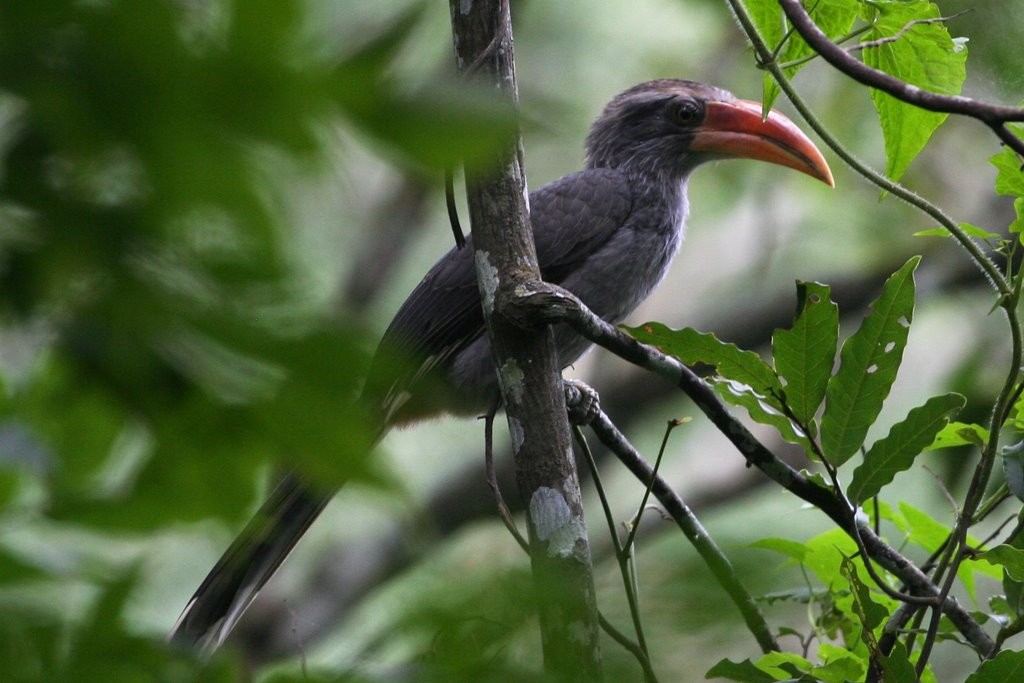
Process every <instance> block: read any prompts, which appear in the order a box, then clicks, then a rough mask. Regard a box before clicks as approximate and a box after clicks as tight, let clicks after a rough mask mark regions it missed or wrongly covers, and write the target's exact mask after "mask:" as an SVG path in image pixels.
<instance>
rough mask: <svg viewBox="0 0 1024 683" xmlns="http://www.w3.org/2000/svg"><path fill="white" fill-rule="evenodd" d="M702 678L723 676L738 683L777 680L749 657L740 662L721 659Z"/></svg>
mask: <svg viewBox="0 0 1024 683" xmlns="http://www.w3.org/2000/svg"><path fill="white" fill-rule="evenodd" d="M704 678H707V679H711V678H724V679H726V680H729V681H739V682H740V683H774V681H776V680H777V679H776V678H775V677H774V676H771V675H769V674H767V673H765V672H764V671H762V670H761V669H758V668H757V667H756V666H755V665H754V663H753V662H752V661H750V660H749V659H744V660H743V661H742V662H733V661H730V660H728V659H723V660H721V661H719V662H718V663H717V664H715V665H714V666H713V667H711V668H710V669H709V670H708V672H707V673H706V674H704Z"/></svg>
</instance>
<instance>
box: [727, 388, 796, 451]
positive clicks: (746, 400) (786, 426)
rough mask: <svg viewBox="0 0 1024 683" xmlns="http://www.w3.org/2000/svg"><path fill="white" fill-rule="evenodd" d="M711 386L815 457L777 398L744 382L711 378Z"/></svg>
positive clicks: (758, 420) (756, 419)
mask: <svg viewBox="0 0 1024 683" xmlns="http://www.w3.org/2000/svg"><path fill="white" fill-rule="evenodd" d="M712 386H714V389H715V391H716V392H717V393H718V395H719V396H721V397H722V400H724V401H725V402H727V403H729V404H731V405H734V406H738V407H740V408H744V409H745V410H746V411H747V413H749V414H750V417H751V419H753V420H754V421H755V422H757V423H759V424H763V425H768V426H769V427H774V428H775V429H776V430H777V431H778V432H779V436H781V437H782V438H783V439H785V440H786V441H788V442H789V443H792V444H796V445H798V446H800V447H801V448H803V449H804V452H805V453H806V454H807V457H809V458H813V457H815V453H814V449H813V447H812V446H811V442H810V441H809V440H808V439H807V435H806V434H804V433H803V431H802V430H801V429H800V428H799V427H797V426H796V425H795V424H793V422H792V420H790V419H789V417H787V416H786V415H785V413H783V412H782V410H781V409H780V407H779V401H778V399H776V398H774V397H769V396H765V395H764V394H759V393H757V392H756V391H754V390H753V389H752V388H751V387H749V386H747V385H746V384H741V383H740V382H733V381H731V380H725V379H717V380H712Z"/></svg>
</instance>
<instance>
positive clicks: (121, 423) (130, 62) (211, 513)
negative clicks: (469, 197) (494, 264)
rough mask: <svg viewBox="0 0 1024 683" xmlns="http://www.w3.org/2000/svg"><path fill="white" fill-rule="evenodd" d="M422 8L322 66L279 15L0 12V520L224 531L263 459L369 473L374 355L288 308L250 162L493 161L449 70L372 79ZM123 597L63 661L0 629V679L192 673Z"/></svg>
mask: <svg viewBox="0 0 1024 683" xmlns="http://www.w3.org/2000/svg"><path fill="white" fill-rule="evenodd" d="M422 7H423V4H422V3H416V4H412V5H410V7H409V9H408V10H407V11H406V12H405V13H404V14H401V15H399V16H398V17H397V18H396V19H395V20H394V21H392V22H390V23H388V24H387V25H385V26H384V27H382V28H381V29H380V30H379V31H377V32H375V33H367V34H366V35H364V36H363V40H362V42H361V43H360V44H357V45H353V46H352V48H351V49H350V50H348V51H347V52H345V53H344V54H341V55H334V56H325V55H324V51H323V50H322V49H320V48H319V47H318V46H317V45H316V44H315V43H313V42H311V41H307V40H304V25H305V24H307V23H308V21H309V16H308V9H309V8H308V5H307V4H306V3H303V2H299V1H298V0H231V1H224V2H214V1H211V2H164V1H160V0H152V1H144V2H140V1H138V0H112V1H100V2H79V1H78V0H40V1H39V2H30V3H20V2H16V3H5V4H4V6H3V7H0V351H3V352H4V353H3V357H4V358H6V359H13V360H12V362H5V363H4V366H3V367H2V368H0V378H2V384H3V387H4V394H3V396H2V398H0V410H2V417H0V434H2V436H3V437H4V438H3V439H2V441H3V444H4V446H3V447H4V451H5V452H4V453H3V457H2V460H3V462H4V463H5V468H4V470H3V482H4V486H3V490H4V495H3V496H2V501H3V504H4V506H5V508H6V514H7V523H8V524H15V523H16V520H19V519H22V520H23V519H25V518H26V516H33V515H35V514H37V513H38V512H44V513H45V515H46V516H47V518H49V519H50V520H52V521H53V522H57V523H60V524H66V525H68V527H69V528H79V529H88V530H90V531H91V532H101V533H115V532H117V533H124V532H133V533H148V532H159V531H161V530H165V529H167V528H168V527H169V525H171V524H173V523H176V522H184V521H198V520H202V519H207V518H209V517H220V518H223V519H226V520H230V521H232V522H233V523H237V522H238V521H240V520H242V519H243V518H244V517H245V516H246V515H247V511H248V509H249V507H250V505H251V504H252V501H253V498H254V494H255V493H256V490H257V488H258V487H257V482H258V476H259V475H260V473H261V472H263V471H264V470H265V468H266V466H267V465H269V464H271V463H288V465H289V466H290V467H296V468H299V469H301V470H303V471H305V472H306V473H307V475H308V476H310V477H312V478H313V479H314V480H317V481H322V482H324V483H325V484H327V483H331V482H336V481H343V480H348V479H352V478H365V477H366V476H367V470H366V466H365V463H363V462H362V458H363V456H364V454H365V453H366V452H367V450H368V448H367V444H368V443H369V441H370V440H371V439H372V438H373V437H374V435H373V434H369V433H366V432H367V429H366V428H365V426H364V425H366V424H367V422H368V421H367V420H365V419H363V415H361V414H360V411H359V410H358V409H357V408H356V407H355V406H354V403H353V397H354V392H356V391H358V387H359V384H360V381H361V378H362V376H363V373H364V371H365V365H366V360H367V355H368V351H370V350H372V342H371V341H369V340H368V339H366V338H365V337H364V333H363V329H362V325H361V324H359V323H357V322H356V321H352V320H346V319H344V318H343V317H339V316H338V315H336V314H334V313H333V312H332V311H330V310H328V309H326V308H325V307H324V306H322V305H317V304H316V302H314V301H312V300H311V299H310V297H309V295H308V294H307V293H306V290H307V289H308V283H307V276H306V274H305V273H304V264H303V263H302V262H301V260H299V259H298V258H297V257H296V249H295V246H294V244H293V243H294V240H295V237H294V235H295V226H290V225H288V224H286V223H284V222H283V221H282V212H281V211H280V210H279V209H278V207H276V206H275V205H274V201H273V197H274V196H275V194H274V193H275V192H280V191H281V190H282V189H283V188H284V187H286V182H287V180H288V179H287V178H279V177H275V174H274V167H273V166H268V163H267V161H266V160H267V158H271V159H273V158H279V157H280V156H282V155H283V156H284V157H288V158H292V159H295V160H301V161H302V162H303V163H307V164H314V165H315V164H318V163H323V156H324V141H325V139H326V138H327V137H329V134H330V130H331V129H332V128H333V127H336V126H339V125H342V124H341V123H340V122H341V121H346V122H347V123H346V124H345V125H349V126H354V127H355V128H356V129H358V130H360V131H362V134H363V135H366V136H369V138H370V139H371V140H373V141H374V143H373V144H376V145H378V146H379V147H380V149H381V150H382V152H384V153H386V154H389V155H391V156H392V157H393V158H395V159H396V160H398V161H400V162H402V163H405V164H406V165H407V166H408V167H409V168H410V170H412V171H414V172H417V173H426V174H431V175H435V176H439V174H440V171H441V170H442V169H443V168H444V167H446V166H450V165H452V164H454V163H456V162H457V161H459V160H461V159H467V160H468V161H469V163H475V162H476V161H479V160H485V159H487V155H488V153H489V151H490V149H491V148H492V147H493V145H494V143H495V142H496V141H497V140H499V139H500V138H501V137H502V136H504V135H507V134H508V132H509V131H510V130H511V128H510V126H511V121H512V119H511V116H510V115H509V112H507V111H502V110H501V109H499V108H497V106H496V105H495V104H493V103H492V102H491V101H490V99H489V98H485V97H484V96H482V94H481V93H479V92H476V91H475V90H473V89H472V88H470V87H468V86H466V85H465V84H463V83H460V82H457V81H456V80H455V79H454V78H453V77H447V76H444V75H438V76H437V77H436V78H435V79H434V80H433V81H430V82H419V83H417V84H416V86H415V87H410V86H408V84H404V83H399V82H398V81H396V80H395V79H394V78H393V77H392V76H391V75H390V70H391V69H392V65H393V63H394V60H395V58H396V55H397V54H398V53H399V52H400V51H401V49H402V48H403V45H404V44H405V42H406V41H407V40H408V38H409V35H410V33H411V32H412V31H413V30H414V29H415V28H416V27H417V26H418V24H419V22H420V16H421V14H422ZM274 155H277V157H275V156H274ZM340 227H341V229H343V230H358V229H359V226H357V225H354V224H353V225H341V226H340ZM37 483H38V484H41V488H39V487H36V484H37ZM33 564H34V563H33V561H32V560H29V561H27V562H26V561H25V560H24V559H21V560H19V559H17V557H16V556H15V555H11V556H9V557H8V555H7V554H6V553H4V564H3V567H4V572H3V575H4V579H5V581H6V582H8V583H13V582H15V581H24V580H27V579H31V578H37V579H38V578H42V576H41V575H42V574H45V572H42V571H40V570H38V568H37V567H34V566H33ZM99 569H100V568H94V569H93V570H88V571H87V574H93V575H94V578H95V576H105V575H107V573H106V572H105V571H102V570H101V571H98V573H97V571H96V570H99ZM130 586H131V579H130V578H124V579H117V581H116V583H115V584H113V585H111V586H110V587H109V588H107V589H104V593H105V596H106V597H102V598H101V599H100V600H99V602H98V603H97V605H96V607H95V608H94V610H93V613H92V616H88V615H86V616H85V617H82V618H81V621H80V622H79V623H78V624H77V626H76V627H75V628H74V629H73V630H72V631H71V635H70V638H71V642H72V646H71V647H70V648H67V647H63V646H61V645H60V643H61V642H62V641H63V638H62V637H61V636H60V633H61V631H63V629H64V626H61V625H60V624H59V623H54V622H52V621H47V619H46V618H42V617H39V616H38V615H36V616H35V617H33V616H32V615H30V614H27V613H20V614H18V615H17V616H15V615H14V614H12V615H5V616H4V618H3V619H2V620H0V621H2V622H3V623H4V630H5V636H6V637H5V638H4V639H3V640H4V643H3V645H0V661H2V662H4V664H2V665H0V669H2V670H3V671H4V675H3V677H4V679H5V680H15V679H26V680H30V679H36V680H58V679H61V678H72V676H71V673H72V672H73V673H74V676H73V678H74V680H132V679H142V678H144V679H146V680H151V678H150V677H149V676H148V675H146V673H145V672H155V671H162V672H164V674H165V675H166V677H167V680H177V679H181V680H192V678H191V675H190V674H188V671H189V668H188V667H187V666H186V664H185V663H184V662H185V659H184V658H183V657H179V656H176V655H171V654H168V653H166V652H164V648H163V647H161V646H160V645H159V643H154V642H149V641H145V640H140V639H138V638H134V637H132V636H130V635H128V633H127V632H124V631H121V630H120V628H121V627H120V626H119V625H118V624H119V623H120V619H119V616H118V614H119V610H120V608H121V607H122V606H123V603H124V600H125V596H126V594H127V592H128V591H129V589H130ZM67 616H68V617H74V616H75V615H70V614H69V615H67ZM79 616H80V615H79ZM50 619H52V615H51V617H50ZM40 620H41V621H40ZM72 621H78V618H73V619H72ZM115 653H127V654H126V655H125V656H115ZM13 662H20V664H19V667H18V668H16V669H8V663H13ZM182 667H185V668H184V669H183V668H182ZM8 672H11V673H13V675H14V676H13V678H12V677H10V676H8ZM216 672H219V673H216ZM203 676H204V677H210V679H211V680H215V679H216V680H225V677H227V678H228V679H230V678H231V677H230V676H228V674H227V673H226V670H225V669H224V667H217V668H214V669H212V670H209V671H206V673H204V674H203ZM140 677H141V678H140Z"/></svg>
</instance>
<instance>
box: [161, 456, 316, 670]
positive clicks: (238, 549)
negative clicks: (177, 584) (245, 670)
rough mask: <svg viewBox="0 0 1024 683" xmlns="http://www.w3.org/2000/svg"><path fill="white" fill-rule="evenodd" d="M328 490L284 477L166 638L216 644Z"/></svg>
mask: <svg viewBox="0 0 1024 683" xmlns="http://www.w3.org/2000/svg"><path fill="white" fill-rule="evenodd" d="M334 493H335V492H334V491H330V492H316V491H313V490H312V489H311V488H309V487H308V486H306V485H305V484H303V483H302V482H300V481H299V480H298V479H297V478H296V477H295V476H293V475H288V476H286V477H285V478H284V480H283V481H281V483H280V484H278V485H277V487H276V488H275V489H274V491H273V493H272V494H271V495H270V498H269V499H268V500H267V501H266V502H265V503H264V504H263V505H262V506H261V507H260V509H259V511H258V512H257V513H256V516H255V517H253V518H252V520H250V522H249V523H248V524H247V525H246V527H245V529H243V530H242V533H241V534H239V536H238V538H236V539H235V540H234V542H233V543H232V544H231V546H230V547H229V548H228V549H227V551H226V552H225V553H224V555H223V556H221V558H220V560H219V561H218V562H217V564H216V565H215V566H214V568H213V569H212V570H211V571H210V573H209V574H208V575H207V576H206V579H205V580H204V581H203V583H202V585H200V586H199V588H198V589H197V590H196V592H195V594H194V595H193V596H192V599H191V600H189V601H188V605H186V606H185V609H184V611H183V612H182V613H181V616H180V617H178V622H177V623H176V624H175V625H174V629H173V630H172V631H171V636H170V639H171V642H174V643H181V644H183V645H188V646H190V647H196V648H199V649H200V651H201V652H204V653H210V652H212V651H213V650H214V649H216V648H217V647H219V646H220V645H221V643H223V642H224V640H225V639H226V638H227V637H228V634H230V633H231V630H232V629H233V628H234V627H235V625H236V624H237V623H238V620H239V619H240V618H241V616H242V613H243V612H245V610H246V608H248V607H249V605H250V604H252V601H253V600H254V599H255V598H256V594H257V593H259V591H260V589H261V588H263V585H264V584H265V583H266V582H267V581H268V580H269V579H270V577H271V576H273V574H274V572H275V571H277V568H278V567H279V566H280V565H281V563H282V562H284V559H285V558H286V557H287V556H288V553H290V552H291V550H292V548H293V547H295V544H296V542H298V540H299V538H301V536H302V535H303V534H304V533H305V532H306V530H307V529H308V528H309V525H310V524H312V523H313V520H315V519H316V518H317V516H319V514H320V513H321V512H322V511H323V509H324V507H326V506H327V503H328V502H329V501H330V499H331V496H333V494H334Z"/></svg>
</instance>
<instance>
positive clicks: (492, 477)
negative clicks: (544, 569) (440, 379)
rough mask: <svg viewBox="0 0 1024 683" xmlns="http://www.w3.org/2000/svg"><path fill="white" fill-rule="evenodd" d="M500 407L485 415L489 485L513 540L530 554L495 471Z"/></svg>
mask: <svg viewBox="0 0 1024 683" xmlns="http://www.w3.org/2000/svg"><path fill="white" fill-rule="evenodd" d="M500 406H501V401H496V402H495V404H494V407H492V408H491V409H490V410H489V411H487V414H486V415H484V468H485V470H486V472H487V485H488V486H490V487H491V491H492V492H493V493H494V501H495V503H497V505H498V515H499V516H500V517H501V521H502V522H504V523H505V528H506V529H508V532H509V533H510V534H512V538H514V539H515V540H516V543H518V544H519V547H520V548H522V549H523V552H525V553H527V554H529V552H530V544H529V543H528V542H527V541H526V539H525V538H523V535H522V534H521V533H519V529H518V528H517V527H516V522H515V520H514V519H512V511H511V510H509V509H508V505H507V504H506V503H505V498H504V496H502V495H501V487H500V486H499V485H498V475H497V474H496V473H495V471H494V416H495V415H497V414H498V408H499V407H500Z"/></svg>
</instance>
